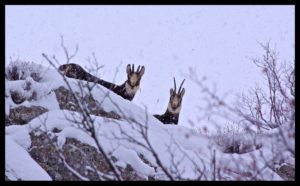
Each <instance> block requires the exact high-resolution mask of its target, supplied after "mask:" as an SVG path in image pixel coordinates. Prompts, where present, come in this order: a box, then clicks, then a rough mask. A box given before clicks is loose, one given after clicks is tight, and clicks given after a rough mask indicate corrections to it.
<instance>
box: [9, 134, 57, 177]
mask: <svg viewBox="0 0 300 186" xmlns="http://www.w3.org/2000/svg"><path fill="white" fill-rule="evenodd" d="M16 154H17V155H16ZM5 175H6V176H7V177H8V178H9V179H10V180H27V181H29V180H31V181H33V180H43V181H51V180H52V179H51V177H50V176H49V175H48V174H47V172H46V171H45V170H44V169H43V168H42V167H40V166H39V165H38V164H37V163H36V162H35V161H34V160H33V159H32V158H31V157H30V155H29V154H28V152H27V151H26V150H25V149H24V148H22V147H21V146H20V145H19V144H18V143H17V142H15V141H14V140H13V139H12V138H11V137H10V136H8V135H5Z"/></svg>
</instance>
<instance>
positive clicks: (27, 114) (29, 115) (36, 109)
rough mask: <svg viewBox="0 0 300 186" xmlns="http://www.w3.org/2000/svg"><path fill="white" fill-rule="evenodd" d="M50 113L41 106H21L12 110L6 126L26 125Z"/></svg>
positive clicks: (6, 119)
mask: <svg viewBox="0 0 300 186" xmlns="http://www.w3.org/2000/svg"><path fill="white" fill-rule="evenodd" d="M45 112H48V109H46V108H44V107H41V106H31V107H25V106H19V107H15V108H12V109H10V111H9V116H8V117H7V118H6V117H5V125H6V126H8V125H12V124H19V125H22V124H26V123H28V122H29V121H31V120H32V119H33V118H35V117H37V116H39V115H41V114H43V113H45Z"/></svg>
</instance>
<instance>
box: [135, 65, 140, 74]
mask: <svg viewBox="0 0 300 186" xmlns="http://www.w3.org/2000/svg"><path fill="white" fill-rule="evenodd" d="M140 67H141V66H140V65H139V66H138V68H137V70H136V72H137V73H139V70H140Z"/></svg>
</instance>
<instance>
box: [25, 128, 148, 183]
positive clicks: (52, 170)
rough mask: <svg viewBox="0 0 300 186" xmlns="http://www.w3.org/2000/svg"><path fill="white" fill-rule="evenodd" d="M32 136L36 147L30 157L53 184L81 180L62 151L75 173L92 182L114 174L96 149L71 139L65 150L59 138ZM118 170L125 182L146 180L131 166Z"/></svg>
mask: <svg viewBox="0 0 300 186" xmlns="http://www.w3.org/2000/svg"><path fill="white" fill-rule="evenodd" d="M30 136H31V141H32V144H31V147H30V150H29V154H30V155H31V157H32V158H33V159H34V160H35V161H36V162H37V163H38V164H39V165H40V166H41V167H42V168H43V169H44V170H45V171H46V172H47V173H48V174H49V176H50V177H51V178H52V179H53V180H56V181H63V180H69V181H78V180H81V179H80V177H78V176H77V175H76V174H74V173H73V172H72V171H70V169H68V167H67V166H66V165H65V164H64V162H63V160H62V159H61V158H60V156H59V151H60V152H61V153H62V154H63V156H64V159H65V161H66V162H67V164H68V165H69V166H70V167H72V169H74V170H75V171H76V172H78V173H79V174H80V175H81V176H84V177H86V178H88V179H89V180H91V181H96V180H104V179H103V177H102V178H100V177H99V176H98V174H100V175H104V174H106V175H107V174H112V171H111V169H110V168H109V166H108V164H107V163H106V161H105V159H104V157H103V155H102V154H101V153H99V152H98V151H97V149H96V148H95V147H92V146H90V145H87V144H84V143H81V142H80V141H78V140H76V139H73V138H67V139H66V142H65V144H64V145H63V147H62V149H58V148H57V146H55V145H54V144H55V143H56V142H57V137H56V136H55V135H51V136H52V137H50V135H49V134H46V133H42V134H39V135H37V134H35V133H34V132H31V133H30ZM53 136H54V137H53ZM112 161H117V159H116V158H115V157H112ZM118 169H119V171H120V172H121V177H122V178H123V179H124V180H143V179H142V178H141V177H139V176H138V175H137V174H136V173H135V171H134V170H133V169H132V167H131V166H130V165H127V167H126V168H121V167H118ZM96 171H97V172H98V173H97V172H96Z"/></svg>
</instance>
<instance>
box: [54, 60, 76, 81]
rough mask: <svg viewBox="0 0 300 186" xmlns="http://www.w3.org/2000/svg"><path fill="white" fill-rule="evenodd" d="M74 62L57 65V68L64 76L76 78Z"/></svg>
mask: <svg viewBox="0 0 300 186" xmlns="http://www.w3.org/2000/svg"><path fill="white" fill-rule="evenodd" d="M76 66H78V65H76V64H74V63H70V64H64V65H61V66H59V68H58V70H59V71H60V72H61V73H62V74H63V75H65V76H67V77H71V78H77V74H76V70H75V69H76Z"/></svg>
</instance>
